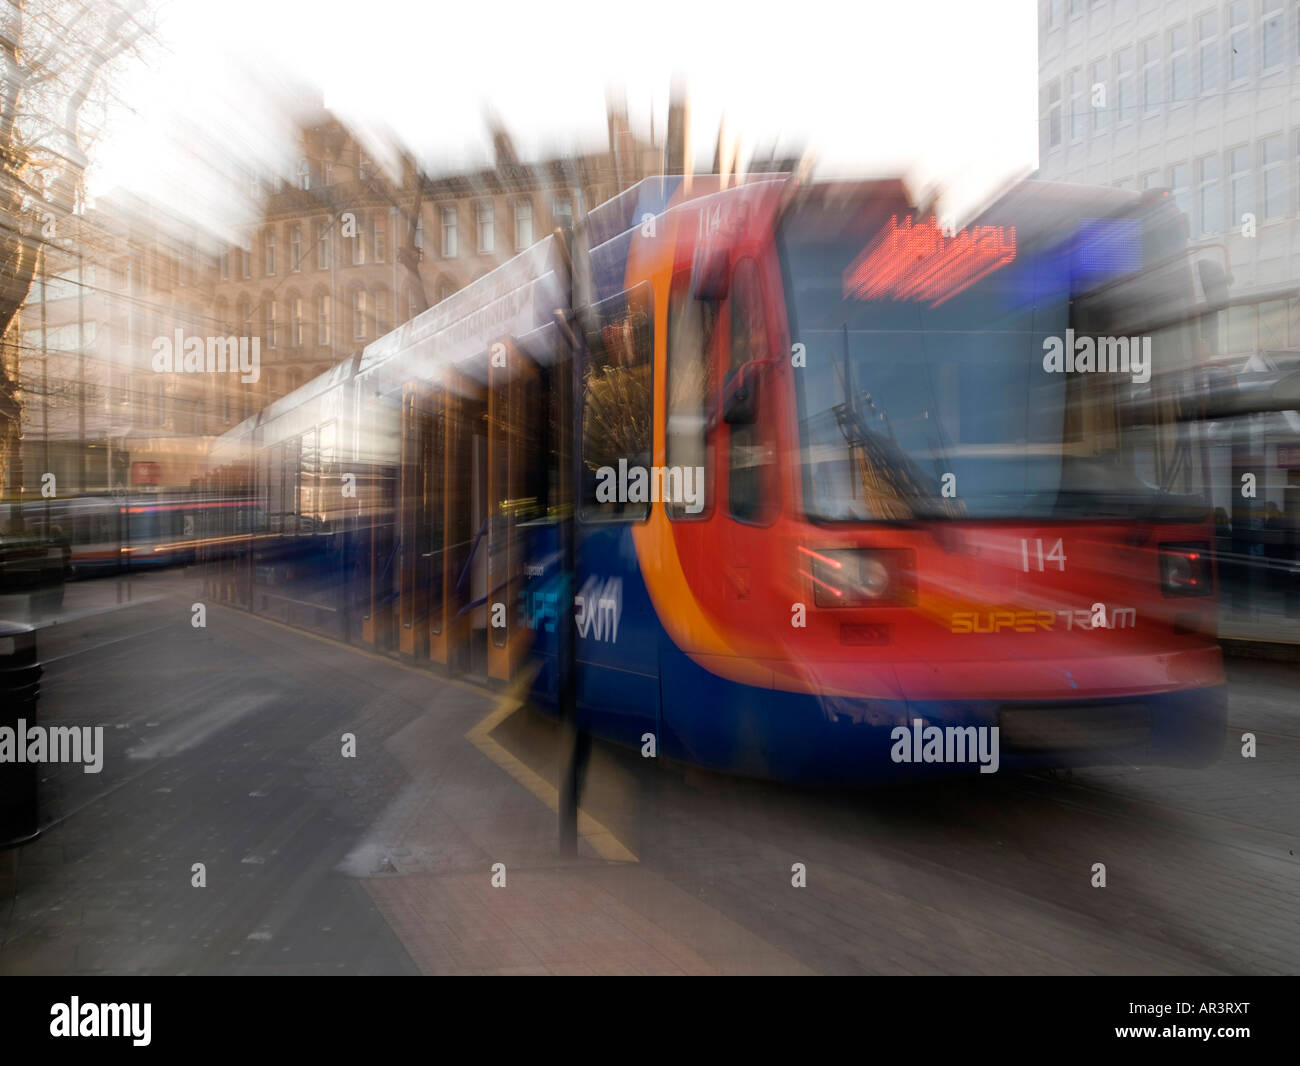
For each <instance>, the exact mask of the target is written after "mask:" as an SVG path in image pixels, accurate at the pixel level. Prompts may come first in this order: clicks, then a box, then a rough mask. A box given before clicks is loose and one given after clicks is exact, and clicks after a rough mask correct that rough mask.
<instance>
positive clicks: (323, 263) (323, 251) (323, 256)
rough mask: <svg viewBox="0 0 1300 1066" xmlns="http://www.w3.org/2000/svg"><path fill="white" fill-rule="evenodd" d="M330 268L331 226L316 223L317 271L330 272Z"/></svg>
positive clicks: (326, 223)
mask: <svg viewBox="0 0 1300 1066" xmlns="http://www.w3.org/2000/svg"><path fill="white" fill-rule="evenodd" d="M329 268H330V224H329V223H328V222H317V223H316V269H317V270H328V269H329Z"/></svg>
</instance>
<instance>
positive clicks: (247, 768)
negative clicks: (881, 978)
mask: <svg viewBox="0 0 1300 1066" xmlns="http://www.w3.org/2000/svg"><path fill="white" fill-rule="evenodd" d="M116 584H117V583H116V582H115V581H113V580H112V579H108V580H100V581H88V582H78V583H74V584H73V585H70V586H69V587H68V595H67V598H66V602H65V608H64V611H63V613H62V614H61V615H60V617H59V620H58V622H57V624H54V625H52V626H49V627H47V628H45V629H43V630H42V631H41V634H40V640H41V646H40V653H41V658H42V659H43V660H44V662H45V676H44V679H43V689H42V697H41V703H40V716H41V718H40V720H41V723H42V724H45V725H56V724H57V725H89V726H102V727H103V728H104V731H105V748H106V754H105V759H104V768H103V771H102V772H101V773H99V774H86V773H84V772H83V771H82V768H81V767H80V766H72V765H59V766H46V767H42V780H41V785H40V789H41V791H40V797H41V805H42V823H43V831H42V833H41V836H40V837H39V838H38V839H37V840H36V841H35V842H33V843H31V844H28V845H24V846H22V847H19V848H15V849H10V850H8V851H4V852H0V973H4V974H119V973H166V974H172V973H175V974H193V973H205V974H207V973H221V974H231V973H238V974H246V973H294V974H300V973H311V974H331V973H349V974H351V973H364V974H372V973H374V974H378V973H385V974H388V973H393V974H396V973H437V974H508V973H573V974H577V973H582V974H589V973H601V974H604V973H609V974H615V973H654V974H659V973H700V974H707V973H800V974H802V973H890V974H905V973H906V974H935V973H1053V974H1055V973H1062V974H1064V973H1141V974H1175V973H1190V974H1215V973H1233V974H1236V973H1294V972H1295V971H1296V969H1297V967H1298V966H1300V892H1298V891H1297V888H1298V887H1300V861H1298V860H1297V858H1296V855H1295V852H1296V847H1297V843H1298V842H1300V839H1298V838H1300V717H1298V713H1297V705H1296V698H1295V694H1296V692H1297V690H1298V688H1300V686H1297V680H1298V677H1297V667H1296V666H1294V665H1292V664H1287V663H1275V662H1262V661H1253V660H1245V659H1242V660H1235V659H1234V660H1231V661H1230V662H1229V676H1230V682H1231V703H1230V706H1231V710H1230V728H1229V731H1228V735H1227V736H1226V737H1225V748H1224V756H1223V758H1222V759H1221V761H1220V762H1219V763H1217V764H1216V765H1214V766H1212V767H1210V768H1206V769H1200V770H1184V769H1168V768H1156V767H1138V766H1121V767H1112V768H1107V769H1098V770H1076V771H1074V772H1073V773H1053V774H1038V775H1013V774H1006V773H998V774H993V775H974V776H973V777H971V778H969V779H964V780H961V781H951V782H944V783H939V784H929V785H924V786H919V785H918V786H908V787H901V788H891V789H875V790H866V791H855V792H844V791H825V790H805V789H793V788H790V787H788V786H782V785H776V784H773V783H770V782H761V781H752V780H744V779H738V778H732V777H727V776H724V775H718V774H711V773H705V772H702V771H697V770H693V769H689V768H685V767H681V766H676V765H670V764H665V763H663V762H662V761H659V760H649V759H642V758H641V757H640V756H639V753H637V752H627V751H623V750H621V749H617V748H614V747H611V746H607V745H604V744H601V743H597V744H595V745H594V748H593V753H592V758H591V765H590V769H589V772H588V778H587V785H586V788H585V791H584V796H583V810H582V817H581V819H580V823H579V830H580V833H581V839H580V847H579V855H578V857H577V858H576V859H567V860H566V859H562V858H561V857H560V856H559V854H558V820H557V814H556V809H557V796H558V793H557V790H556V784H557V780H558V774H557V767H558V764H559V757H558V752H559V749H560V743H559V736H558V732H557V728H556V726H555V724H554V723H553V722H552V721H551V720H549V719H548V718H546V717H545V716H543V715H541V714H539V713H538V712H536V711H535V710H533V709H531V708H529V707H527V706H522V705H520V704H519V702H518V700H516V699H514V698H513V697H512V696H511V694H510V693H508V692H501V691H497V690H494V689H492V688H489V687H487V686H486V685H484V684H481V683H479V682H478V681H476V680H475V679H474V678H469V677H460V678H447V677H442V676H439V675H438V674H436V673H435V672H433V671H431V670H429V669H427V668H422V667H418V666H414V665H410V664H406V663H402V662H398V661H396V660H392V659H389V658H386V657H384V656H381V655H378V654H375V653H373V652H370V651H363V650H359V649H352V648H348V647H345V646H341V645H339V644H337V643H335V642H333V641H328V640H325V639H322V638H318V637H316V636H314V635H312V634H309V633H306V632H303V631H299V630H293V629H290V628H288V627H286V626H284V625H281V624H278V623H275V622H271V621H268V620H265V619H262V618H259V617H256V616H252V615H249V614H247V613H244V612H241V611H237V610H232V609H227V608H223V607H219V606H215V605H208V608H207V625H206V627H205V628H203V629H195V628H194V627H193V626H192V625H191V605H192V603H194V602H197V601H199V599H200V597H199V593H198V589H199V584H198V581H197V578H196V576H195V574H194V572H192V571H189V572H175V573H162V574H156V575H146V576H141V577H135V578H133V579H132V581H131V585H130V590H129V591H130V595H131V599H130V600H129V601H128V600H126V598H125V596H122V598H121V602H119V595H118V594H119V591H125V590H119V589H117V588H116V587H115V585H116ZM1247 731H1249V732H1252V733H1253V734H1254V735H1255V737H1256V743H1257V746H1258V753H1257V756H1256V757H1255V758H1250V759H1247V758H1243V757H1242V756H1241V751H1240V749H1241V740H1240V738H1241V735H1242V733H1244V732H1247ZM348 735H350V736H351V738H352V743H354V745H355V756H354V757H349V755H348V754H347V750H348V749H349V747H350V745H349V739H348ZM1096 863H1104V864H1105V868H1106V878H1107V883H1106V887H1105V888H1097V887H1094V886H1093V879H1094V874H1093V868H1094V864H1096ZM195 864H202V873H203V884H202V887H197V886H196V883H195V882H196V878H197V874H196V872H195ZM796 864H802V867H803V870H804V876H805V878H806V886H805V887H795V885H794V884H793V883H792V881H793V880H797V878H796V877H795V874H794V868H795V866H796Z"/></svg>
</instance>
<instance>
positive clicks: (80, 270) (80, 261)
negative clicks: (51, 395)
mask: <svg viewBox="0 0 1300 1066" xmlns="http://www.w3.org/2000/svg"><path fill="white" fill-rule="evenodd" d="M84 237H85V235H84V234H83V233H82V230H81V223H77V439H78V442H79V445H80V446H79V448H78V455H77V490H78V495H80V496H85V495H86V261H85V240H84Z"/></svg>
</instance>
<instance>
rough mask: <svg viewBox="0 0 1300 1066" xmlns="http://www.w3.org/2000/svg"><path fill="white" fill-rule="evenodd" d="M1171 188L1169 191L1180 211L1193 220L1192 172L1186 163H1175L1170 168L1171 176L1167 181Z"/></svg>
mask: <svg viewBox="0 0 1300 1066" xmlns="http://www.w3.org/2000/svg"><path fill="white" fill-rule="evenodd" d="M1165 184H1166V185H1168V186H1169V191H1170V192H1171V193H1172V194H1173V197H1174V203H1176V204H1177V205H1178V209H1179V210H1180V211H1182V212H1183V214H1185V215H1187V217H1188V218H1189V219H1190V218H1191V213H1192V205H1191V191H1192V189H1191V171H1190V169H1189V168H1188V166H1187V164H1186V163H1175V164H1174V165H1173V166H1171V167H1170V168H1169V176H1168V178H1167V179H1166V180H1165Z"/></svg>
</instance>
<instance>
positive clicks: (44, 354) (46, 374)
mask: <svg viewBox="0 0 1300 1066" xmlns="http://www.w3.org/2000/svg"><path fill="white" fill-rule="evenodd" d="M40 256H41V263H40V269H41V396H42V397H43V398H42V400H41V425H42V433H41V435H42V437H43V438H44V443H42V445H41V453H42V455H43V456H44V464H45V469H44V471H42V473H46V474H48V473H49V472H50V368H49V354H50V353H49V348H48V347H47V340H48V338H47V337H46V334H45V296H46V289H47V288H48V285H49V278H48V277H47V276H46V273H45V267H46V263H45V245H43V244H42V245H41V251H40ZM41 498H42V499H43V500H44V501H45V535H46V536H47V537H48V536H49V535H50V498H49V497H48V496H46V495H45V493H44V492H42V493H41ZM19 499H20V500H21V499H22V497H21V496H19Z"/></svg>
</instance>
